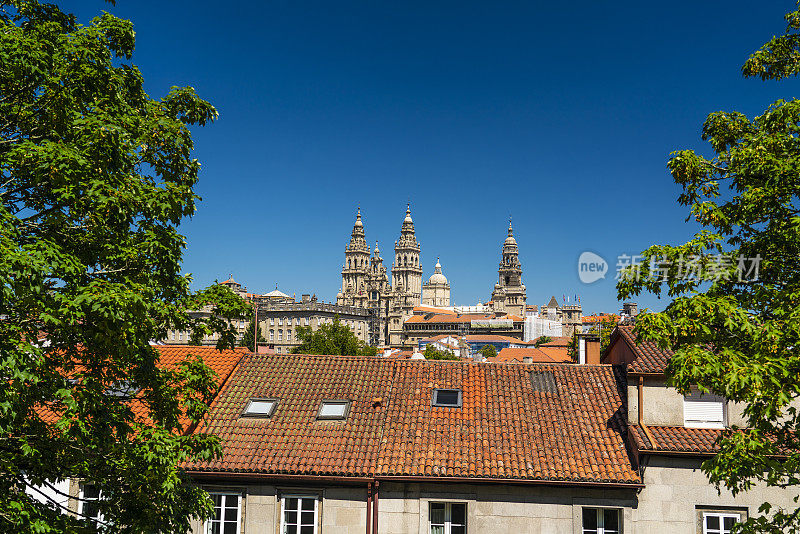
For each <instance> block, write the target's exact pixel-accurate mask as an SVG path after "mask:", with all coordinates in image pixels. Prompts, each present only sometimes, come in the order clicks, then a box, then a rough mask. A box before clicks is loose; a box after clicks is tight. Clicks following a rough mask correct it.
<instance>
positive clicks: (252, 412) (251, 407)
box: [242, 399, 278, 417]
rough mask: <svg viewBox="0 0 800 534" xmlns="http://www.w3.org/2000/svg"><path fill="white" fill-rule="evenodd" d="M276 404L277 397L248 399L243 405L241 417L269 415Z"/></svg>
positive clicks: (273, 410)
mask: <svg viewBox="0 0 800 534" xmlns="http://www.w3.org/2000/svg"><path fill="white" fill-rule="evenodd" d="M277 406H278V399H250V400H249V401H247V405H246V406H245V407H244V411H243V412H242V417H271V416H272V414H273V413H275V408H276V407H277Z"/></svg>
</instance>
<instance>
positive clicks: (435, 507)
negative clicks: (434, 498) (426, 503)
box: [431, 502, 444, 525]
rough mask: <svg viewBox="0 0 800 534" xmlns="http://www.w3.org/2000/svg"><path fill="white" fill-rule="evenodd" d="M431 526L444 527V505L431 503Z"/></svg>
mask: <svg viewBox="0 0 800 534" xmlns="http://www.w3.org/2000/svg"><path fill="white" fill-rule="evenodd" d="M431 524H435V525H444V503H440V502H432V503H431Z"/></svg>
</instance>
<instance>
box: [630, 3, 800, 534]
mask: <svg viewBox="0 0 800 534" xmlns="http://www.w3.org/2000/svg"><path fill="white" fill-rule="evenodd" d="M786 20H787V22H788V27H787V30H786V34H785V35H782V36H779V37H775V38H773V39H772V40H771V41H769V42H768V43H767V44H766V45H764V46H763V47H762V48H761V49H760V50H758V51H757V52H755V53H754V54H753V55H752V56H750V58H749V59H748V60H747V62H746V63H745V64H744V67H743V69H742V70H743V73H744V75H745V76H747V77H761V78H762V79H774V80H781V79H784V78H787V77H790V76H796V75H797V74H798V72H800V33H798V29H800V10H798V11H794V12H792V13H789V14H788V15H787V16H786ZM703 139H704V140H706V141H708V142H709V143H710V145H711V148H712V149H713V151H714V153H715V155H714V157H712V158H710V159H708V158H705V157H703V156H701V155H700V154H697V153H695V152H693V151H691V150H679V151H677V152H673V153H672V155H671V158H670V160H669V164H668V167H669V170H670V172H671V174H672V177H673V179H674V180H675V182H676V183H677V184H678V185H680V186H681V187H682V189H683V191H682V194H681V195H680V197H679V199H678V201H679V203H680V204H681V205H684V206H687V207H688V208H689V217H690V218H694V219H695V220H696V221H697V222H698V223H699V224H700V225H702V227H703V228H702V230H701V231H700V232H698V233H697V234H696V235H695V236H694V238H693V239H691V240H690V241H688V242H687V243H685V244H683V245H679V246H670V245H656V246H652V247H650V248H649V249H647V250H646V251H645V252H644V261H643V264H642V265H641V266H639V267H632V268H629V269H628V270H627V271H626V272H625V274H624V277H623V278H622V279H621V280H620V281H619V283H618V285H617V289H618V293H619V296H620V299H623V298H627V297H628V296H631V295H637V294H639V293H641V292H643V291H647V292H652V293H654V294H656V295H661V294H662V293H665V294H666V295H667V296H669V297H672V298H673V300H672V302H671V303H670V304H669V305H668V306H667V307H666V309H665V310H664V311H663V312H662V313H645V314H643V315H640V316H639V317H638V318H637V322H636V331H637V334H638V335H639V336H640V338H641V339H647V340H652V341H655V342H657V343H658V344H659V345H660V346H662V347H664V348H666V347H670V348H673V349H674V350H675V355H674V357H673V358H672V359H671V361H670V363H669V367H668V369H667V373H668V377H669V383H670V384H672V385H673V386H675V387H676V388H677V389H678V390H679V391H681V392H684V393H685V392H687V391H688V390H689V387H690V386H691V385H693V384H697V385H699V387H700V388H701V389H702V390H704V391H713V392H715V393H717V394H721V395H724V396H725V397H726V398H728V399H729V400H731V401H737V402H741V403H744V404H745V406H746V408H745V416H746V420H747V428H746V429H731V430H726V431H724V432H723V434H722V437H721V439H720V440H719V446H720V450H719V453H718V454H716V455H715V456H714V457H712V458H710V459H708V460H707V461H705V462H704V463H703V471H704V472H705V473H706V475H707V476H708V477H709V479H710V481H711V482H713V483H715V484H716V485H717V486H718V487H719V486H723V487H725V488H728V489H729V490H731V491H732V492H733V493H734V495H735V494H738V493H739V492H742V491H746V490H748V489H750V488H752V487H753V485H754V484H756V483H763V484H766V485H768V486H774V487H781V488H787V491H792V492H793V493H795V494H797V484H798V483H799V482H800V476H799V475H798V472H799V471H800V429H799V428H798V423H800V420H799V419H798V412H797V410H796V409H795V406H796V403H795V405H794V406H793V405H792V403H793V402H794V401H797V398H798V396H800V355H799V354H798V350H797V347H799V346H800V262H798V257H799V256H800V206H799V203H798V200H799V199H800V175H799V171H800V101H798V100H796V99H793V100H789V101H784V100H778V101H777V102H775V103H773V104H772V105H771V106H770V107H769V108H768V109H767V110H766V111H765V112H764V113H763V114H762V115H760V116H757V117H755V118H753V119H750V118H748V117H746V116H745V115H743V114H741V113H737V112H724V111H720V112H716V113H712V114H711V115H709V117H708V118H707V119H706V121H705V124H704V126H703ZM687 262H690V263H691V272H692V273H693V275H694V276H692V277H687V276H685V275H684V273H685V272H686V270H687ZM756 267H757V273H756ZM760 511H761V512H762V515H759V516H756V517H751V518H750V519H749V520H748V522H747V524H746V525H745V528H744V531H746V532H759V531H763V532H798V531H800V522H799V520H800V510H798V509H797V508H794V509H777V508H775V507H773V506H772V505H770V504H769V503H765V504H764V505H763V506H762V507H761V509H760Z"/></svg>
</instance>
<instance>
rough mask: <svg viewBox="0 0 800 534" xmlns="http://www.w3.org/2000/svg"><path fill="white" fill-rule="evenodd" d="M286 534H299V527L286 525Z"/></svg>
mask: <svg viewBox="0 0 800 534" xmlns="http://www.w3.org/2000/svg"><path fill="white" fill-rule="evenodd" d="M283 532H284V533H285V534H297V525H286V528H285V529H284V530H283Z"/></svg>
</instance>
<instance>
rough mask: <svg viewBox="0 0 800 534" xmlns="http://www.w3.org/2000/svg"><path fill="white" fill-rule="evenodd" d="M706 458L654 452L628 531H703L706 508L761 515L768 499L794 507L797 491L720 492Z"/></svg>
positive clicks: (649, 461)
mask: <svg viewBox="0 0 800 534" xmlns="http://www.w3.org/2000/svg"><path fill="white" fill-rule="evenodd" d="M701 462H702V460H700V459H697V458H688V457H663V456H650V457H648V458H647V459H646V464H645V467H644V483H645V488H644V489H643V490H642V492H641V493H640V494H639V505H638V507H637V508H636V509H635V510H633V511H632V519H633V523H632V525H631V526H632V530H628V529H626V530H625V532H626V534H628V533H649V532H658V533H664V534H671V533H675V534H677V533H680V534H687V533H695V532H697V533H702V528H700V522H699V521H700V520H699V517H700V515H701V514H700V512H701V510H702V509H710V510H726V511H742V512H746V513H747V514H749V516H754V515H758V507H759V506H760V505H761V503H763V502H764V501H769V502H770V503H772V504H773V505H776V506H785V507H792V508H793V507H794V506H793V505H794V503H793V502H792V498H793V497H794V496H795V495H797V494H798V492H797V491H794V492H792V491H790V490H782V489H778V488H766V487H764V486H760V487H756V488H754V489H752V490H750V491H748V492H746V493H740V494H739V495H737V496H736V497H735V498H734V497H733V496H732V495H731V494H730V492H728V491H725V490H723V491H722V493H721V494H719V495H718V494H717V490H716V489H715V488H714V486H712V485H711V484H710V483H709V482H708V479H707V478H706V476H705V475H704V474H703V472H702V471H701V470H700V464H701Z"/></svg>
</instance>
